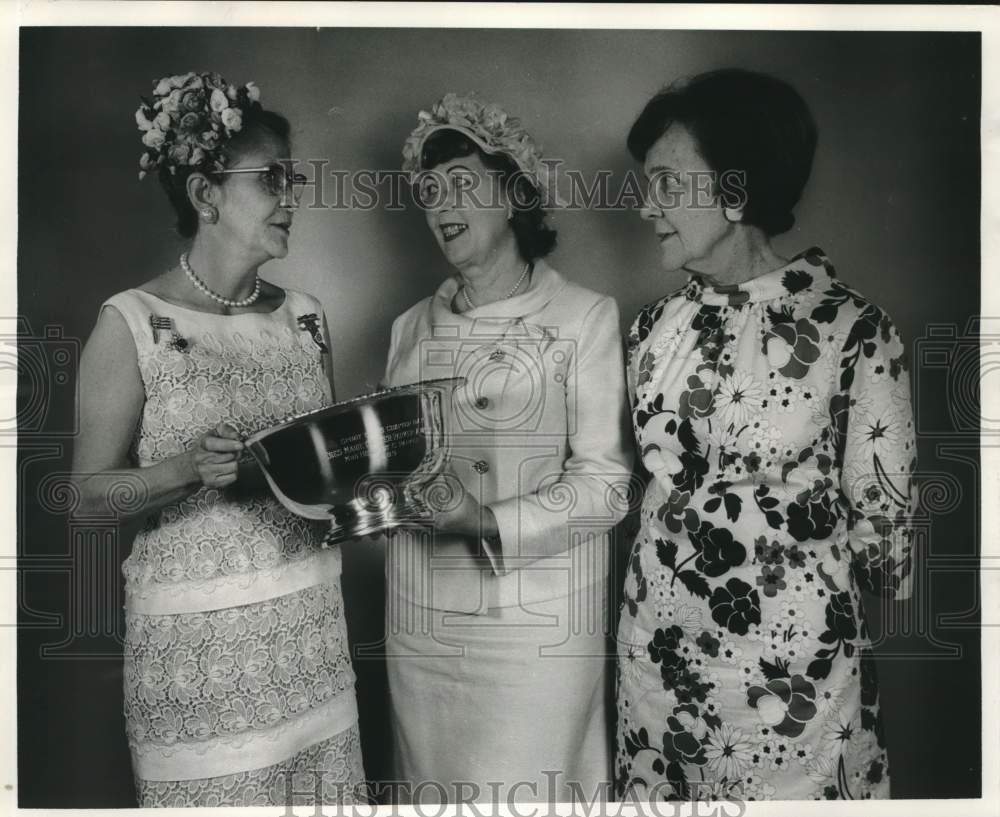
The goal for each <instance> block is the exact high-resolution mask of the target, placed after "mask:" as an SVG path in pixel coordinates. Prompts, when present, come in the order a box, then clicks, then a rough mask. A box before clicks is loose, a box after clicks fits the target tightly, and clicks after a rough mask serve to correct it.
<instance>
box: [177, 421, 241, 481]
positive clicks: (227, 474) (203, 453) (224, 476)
mask: <svg viewBox="0 0 1000 817" xmlns="http://www.w3.org/2000/svg"><path fill="white" fill-rule="evenodd" d="M243 448H244V446H243V441H242V440H240V435H239V434H238V433H237V432H236V429H234V428H233V427H232V426H231V425H229V424H227V423H219V424H218V425H217V426H216V427H215V428H214V429H212V430H211V431H209V432H207V433H206V434H203V435H202V436H201V438H200V439H199V440H198V442H197V443H196V444H195V446H194V448H192V449H191V450H190V451H188V452H187V453H186V454H185V455H184V456H186V457H188V459H189V464H190V467H191V470H192V472H193V474H194V476H195V479H196V481H198V482H200V483H201V484H202V485H204V486H205V487H207V488H225V487H226V486H227V485H232V484H233V483H234V482H236V472H237V469H238V467H239V466H238V460H239V454H240V452H241V451H242V450H243Z"/></svg>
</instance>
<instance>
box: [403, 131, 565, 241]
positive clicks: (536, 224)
mask: <svg viewBox="0 0 1000 817" xmlns="http://www.w3.org/2000/svg"><path fill="white" fill-rule="evenodd" d="M474 154H478V156H479V158H480V159H481V160H482V162H483V164H484V165H486V167H487V168H489V169H490V170H494V171H496V172H497V173H498V174H500V175H499V181H500V183H501V184H507V183H508V181H509V180H510V179H512V178H513V179H515V181H514V187H513V189H512V190H510V191H508V192H509V193H511V195H512V196H513V197H514V199H515V201H516V204H515V206H514V208H513V213H512V215H511V219H510V226H511V229H512V230H513V231H514V238H515V240H516V241H517V250H518V252H519V253H520V254H521V257H522V258H523V259H524V260H525V261H534V260H535V259H536V258H542V257H543V256H546V255H548V254H549V253H550V252H552V250H553V249H555V246H556V231H555V230H554V229H553V228H552V227H549V226H548V225H547V224H546V223H545V217H546V215H547V213H546V211H545V209H544V208H543V207H542V199H541V194H540V192H539V191H538V189H537V188H536V187H535V186H534V185H533V184H532V183H531V182H530V181H529V180H528V178H527V176H525V174H524V173H522V172H520V169H519V168H518V166H517V164H516V163H515V162H514V160H513V159H511V158H510V157H508V156H505V155H504V154H502V153H487V152H486V151H484V150H483V149H482V148H480V147H479V145H477V144H476V143H475V142H473V141H472V140H471V139H470V138H469V137H468V136H466V135H465V134H464V133H462V132H461V131H457V130H451V129H450V128H448V129H442V130H438V131H435V132H434V133H432V134H431V135H430V136H428V137H427V139H426V140H425V141H424V144H423V147H422V148H421V151H420V167H421V169H422V170H433V169H434V168H435V167H437V166H438V165H440V164H444V163H445V162H450V161H451V160H452V159H458V158H461V157H463V156H472V155H474Z"/></svg>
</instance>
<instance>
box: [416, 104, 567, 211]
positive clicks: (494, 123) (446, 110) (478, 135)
mask: <svg viewBox="0 0 1000 817" xmlns="http://www.w3.org/2000/svg"><path fill="white" fill-rule="evenodd" d="M439 130H456V131H459V132H460V133H463V134H465V135H466V136H468V137H469V138H470V139H471V140H472V141H473V142H475V143H476V144H477V145H479V147H481V148H482V149H483V150H484V151H485V152H486V153H489V154H496V153H501V154H503V155H504V156H507V157H509V158H510V159H512V160H513V161H514V163H515V164H516V165H517V166H518V168H519V169H520V170H521V171H522V172H524V173H525V174H526V175H527V176H528V178H529V179H530V180H532V181H533V182H534V185H535V187H536V188H537V190H538V192H539V194H540V195H541V197H542V201H543V202H545V203H547V204H548V203H551V202H558V200H559V197H558V195H557V193H556V191H555V190H553V189H550V187H549V181H550V180H549V172H548V170H549V169H548V168H547V167H546V166H545V164H543V162H542V149H541V146H540V145H538V144H536V142H535V140H534V139H532V138H531V134H529V133H528V132H527V131H526V130H525V129H524V128H523V127H521V122H520V120H519V119H517V118H515V117H513V116H511V115H510V114H508V113H507V112H506V111H505V110H504V109H503V108H501V107H500V106H499V105H496V104H489V105H484V104H483V103H482V102H480V101H479V100H478V99H476V98H475V94H471V93H470V94H468V95H466V96H460V95H458V94H455V93H450V94H445V96H444V97H442V98H441V99H440V100H438V101H437V102H436V103H434V105H433V107H432V108H431V109H430V111H420V113H418V114H417V127H416V128H414V129H413V132H412V133H411V134H410V135H409V137H408V138H407V140H406V142H404V143H403V170H404V171H406V172H407V173H409V174H410V177H411V179H412V178H413V177H415V176H416V174H417V173H419V172H420V171H421V170H422V169H423V168H422V167H421V166H420V154H421V152H422V151H423V147H424V142H425V141H426V140H427V137H428V136H430V135H431V134H432V133H435V132H436V131H439Z"/></svg>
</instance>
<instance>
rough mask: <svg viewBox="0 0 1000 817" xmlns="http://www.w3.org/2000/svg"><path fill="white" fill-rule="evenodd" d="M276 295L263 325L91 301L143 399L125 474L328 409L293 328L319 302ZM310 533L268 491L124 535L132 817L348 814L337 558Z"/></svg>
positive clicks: (314, 527)
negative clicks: (193, 810)
mask: <svg viewBox="0 0 1000 817" xmlns="http://www.w3.org/2000/svg"><path fill="white" fill-rule="evenodd" d="M286 293H287V294H286V297H285V301H284V303H283V304H282V305H281V306H280V307H279V308H278V309H276V310H275V311H274V312H271V313H267V314H261V313H244V314H239V315H212V314H207V313H204V312H198V311H195V310H191V309H186V308H184V307H179V306H175V305H172V304H170V303H168V302H166V301H164V300H162V299H160V298H157V297H156V296H154V295H150V294H148V293H146V292H142V291H139V290H127V291H125V292H121V293H119V294H117V295H115V296H114V297H112V298H110V299H109V300H108V301H107V302H106V304H105V305H110V306H113V307H114V308H116V309H117V310H118V311H119V312H120V313H121V314H122V315H123V316H124V318H125V320H126V321H127V322H128V325H129V328H130V329H131V332H132V336H133V338H134V339H135V344H136V349H137V352H138V362H139V369H140V371H141V374H142V380H143V384H144V386H145V392H146V402H145V405H144V407H143V411H142V417H141V420H140V422H139V424H138V426H137V428H136V431H135V437H134V439H133V441H132V459H133V464H134V465H138V466H139V467H145V466H149V465H152V464H154V463H156V462H158V461H160V460H162V459H165V458H167V457H170V456H173V455H175V454H178V453H181V452H183V451H185V450H187V449H188V448H190V447H191V446H192V445H193V444H194V443H195V441H196V440H197V439H198V438H199V437H200V436H201V435H202V434H204V433H205V432H206V431H207V430H209V429H211V428H213V427H215V426H216V425H217V424H218V423H219V422H220V421H226V422H228V423H230V424H231V425H232V426H234V427H235V428H236V429H237V430H238V431H239V432H240V434H241V435H244V436H246V435H248V434H251V433H253V432H254V431H257V430H258V429H261V428H265V427H267V426H270V425H273V424H274V423H276V422H278V421H280V420H281V419H282V418H284V417H287V416H288V415H290V414H295V413H299V412H304V411H309V410H311V409H314V408H318V407H320V406H322V405H324V404H325V403H328V402H329V401H330V387H329V383H328V381H327V379H326V377H325V374H324V369H323V354H324V352H323V350H321V349H320V346H319V343H318V342H317V341H316V340H314V339H313V335H312V333H311V332H310V331H309V330H308V328H305V329H303V328H300V321H299V318H300V317H301V316H303V315H309V314H315V315H317V316H319V315H322V311H321V308H320V306H319V303H318V302H317V301H316V300H315V299H314V298H312V297H311V296H308V295H305V294H303V293H299V292H295V291H293V290H286ZM154 318H157V319H159V324H160V327H162V328H158V329H155V330H154V327H153V323H152V320H153V319H154ZM318 337H319V336H318ZM244 493H246V492H244ZM324 527H325V526H324V525H323V524H322V523H316V522H311V521H308V520H305V519H301V518H299V517H297V516H295V515H293V514H291V513H290V512H288V511H286V510H285V509H284V508H283V507H282V506H281V505H280V504H278V502H277V501H276V500H275V499H274V498H273V496H272V495H271V494H270V493H269V492H267V491H266V489H264V490H261V491H259V492H257V491H254V492H251V494H250V498H247V497H242V498H240V497H239V496H238V495H237V494H236V493H235V492H234V491H233V489H224V490H222V491H220V490H216V489H208V488H201V489H199V490H198V491H196V492H195V493H193V494H191V495H190V496H188V497H187V498H186V499H184V500H182V501H180V502H177V503H175V504H171V505H168V506H166V507H164V508H163V509H161V510H160V511H159V512H158V513H157V514H156V515H155V516H154V517H152V518H150V519H149V520H148V522H147V524H146V526H145V527H144V529H143V530H142V532H141V533H139V534H138V536H136V538H135V542H134V544H133V547H132V552H131V554H130V556H129V557H128V559H126V560H125V563H124V565H123V568H122V570H123V572H124V575H125V590H126V604H125V608H126V610H125V611H126V643H125V667H124V671H125V682H124V686H125V717H126V724H127V727H126V728H127V733H128V741H129V748H130V750H131V754H132V767H133V772H134V774H135V780H136V789H137V793H138V798H139V802H140V805H142V806H176V807H183V806H237V805H241V806H251V805H253V806H258V805H284V804H285V803H287V802H293V803H296V804H299V803H303V804H304V803H311V802H315V801H316V800H317V799H318V800H320V801H321V802H326V803H333V802H347V803H350V802H358V801H360V800H362V799H363V796H364V795H363V786H364V782H363V781H364V772H363V769H362V763H361V748H360V741H359V734H358V727H357V704H356V699H355V693H354V681H355V678H354V673H353V670H352V668H351V660H350V654H349V652H348V644H347V630H346V624H345V621H344V610H343V602H342V598H341V591H340V568H341V555H340V551H339V549H336V548H332V549H322V548H321V547H320V545H321V542H322V539H323V534H324ZM290 793H294V794H296V795H297V796H295V797H294V799H292V800H289V795H290Z"/></svg>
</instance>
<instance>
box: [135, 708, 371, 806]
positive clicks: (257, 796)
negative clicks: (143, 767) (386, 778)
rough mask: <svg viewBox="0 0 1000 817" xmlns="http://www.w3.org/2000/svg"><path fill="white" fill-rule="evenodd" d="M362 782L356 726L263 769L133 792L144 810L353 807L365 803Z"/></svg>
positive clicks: (139, 784)
mask: <svg viewBox="0 0 1000 817" xmlns="http://www.w3.org/2000/svg"><path fill="white" fill-rule="evenodd" d="M363 779H364V770H363V769H362V767H361V740H360V736H359V734H358V728H357V726H354V727H352V728H351V729H348V730H347V731H345V732H342V733H340V734H339V735H336V736H334V737H332V738H330V739H329V740H324V741H320V742H319V743H317V744H316V745H314V746H310V747H308V748H307V749H304V750H303V751H301V752H299V753H298V754H296V755H295V756H294V757H291V758H289V759H288V760H287V761H285V762H282V763H276V764H274V765H273V766H267V767H266V768H263V769H254V770H252V771H247V772H237V773H235V774H227V775H225V776H223V777H209V778H202V779H200V780H180V781H160V780H156V781H151V780H137V781H136V791H137V794H138V796H139V805H140V806H142V807H145V808H148V807H153V806H160V807H168V808H169V807H173V808H188V807H190V808H194V807H211V806H285V805H292V806H308V805H313V804H315V803H317V802H320V803H330V804H342V805H352V804H361V803H367V802H368V796H367V792H366V789H365V785H364V783H363V782H362V781H363ZM316 793H318V795H319V797H318V798H317V796H316Z"/></svg>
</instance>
